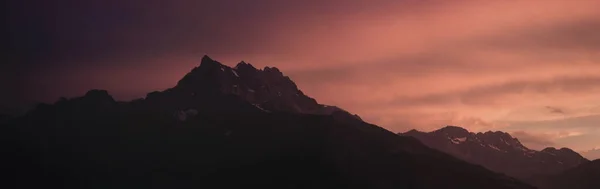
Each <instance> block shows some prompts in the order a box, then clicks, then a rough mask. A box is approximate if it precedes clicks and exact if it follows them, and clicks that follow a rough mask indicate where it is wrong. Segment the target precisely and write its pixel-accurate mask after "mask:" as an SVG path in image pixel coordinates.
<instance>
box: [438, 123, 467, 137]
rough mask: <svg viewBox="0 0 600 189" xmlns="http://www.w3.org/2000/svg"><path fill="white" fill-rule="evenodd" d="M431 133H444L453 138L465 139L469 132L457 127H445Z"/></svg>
mask: <svg viewBox="0 0 600 189" xmlns="http://www.w3.org/2000/svg"><path fill="white" fill-rule="evenodd" d="M433 132H436V133H445V134H447V135H451V136H454V137H465V136H467V135H469V131H468V130H467V129H465V128H462V127H459V126H453V125H448V126H445V127H443V128H441V129H438V130H436V131H433Z"/></svg>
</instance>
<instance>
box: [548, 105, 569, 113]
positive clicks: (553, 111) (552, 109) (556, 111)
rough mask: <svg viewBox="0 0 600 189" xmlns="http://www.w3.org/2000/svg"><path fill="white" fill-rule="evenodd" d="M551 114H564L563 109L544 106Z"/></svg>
mask: <svg viewBox="0 0 600 189" xmlns="http://www.w3.org/2000/svg"><path fill="white" fill-rule="evenodd" d="M545 108H546V109H547V110H548V111H549V112H550V113H551V114H565V111H564V110H563V109H561V108H559V107H554V106H546V107H545Z"/></svg>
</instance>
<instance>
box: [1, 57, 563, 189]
mask: <svg viewBox="0 0 600 189" xmlns="http://www.w3.org/2000/svg"><path fill="white" fill-rule="evenodd" d="M1 128H2V129H3V130H2V132H0V133H1V134H2V137H3V138H4V139H7V141H8V142H5V143H3V145H6V147H3V150H4V151H5V154H6V155H4V156H3V157H4V158H6V159H5V160H4V161H3V162H4V163H5V165H4V166H3V170H4V171H6V172H7V174H5V175H7V176H6V178H7V179H6V180H7V182H8V183H5V184H6V185H10V184H15V185H14V186H20V187H21V188H33V187H35V186H37V185H38V184H40V183H43V184H44V186H46V187H57V188H253V187H256V188H357V189H358V188H373V189H379V188H381V189H388V188H390V189H391V188H410V189H412V188H414V189H417V188H418V189H438V188H461V189H463V188H474V189H475V188H476V189H481V188H486V189H526V188H527V189H528V188H534V187H532V186H530V185H528V184H525V183H524V182H522V181H519V180H517V179H514V178H512V177H509V176H506V175H503V174H500V173H495V172H493V171H490V170H487V169H485V168H484V167H482V166H479V165H474V164H471V163H468V162H465V161H463V160H460V159H458V158H455V157H452V156H451V155H448V154H446V153H443V152H440V151H438V150H435V149H431V148H429V147H427V146H425V145H423V144H422V143H421V142H419V141H418V140H416V139H414V138H412V137H404V136H398V135H396V134H394V133H392V132H389V131H387V130H385V129H383V128H381V127H378V126H376V125H372V124H369V123H366V122H364V121H362V120H361V119H360V118H359V117H358V116H357V115H354V114H351V113H348V112H347V111H344V110H342V109H340V108H337V107H333V106H326V105H322V104H319V103H317V101H316V100H314V99H312V98H310V97H308V96H306V95H305V94H304V93H303V92H302V91H300V90H298V88H297V87H296V85H295V84H294V82H293V81H292V80H291V79H290V78H288V77H286V76H284V75H283V74H282V73H281V72H280V71H279V70H278V69H277V68H269V67H266V68H264V69H256V68H254V67H253V66H252V65H250V64H247V63H245V62H241V63H240V64H238V65H237V66H236V67H234V68H231V67H228V66H225V65H223V64H221V63H219V62H217V61H215V60H212V59H211V58H209V57H207V56H205V57H203V58H202V61H201V64H200V66H198V67H196V68H194V69H193V70H192V71H191V72H190V73H188V74H187V75H185V76H184V77H183V79H181V80H180V81H179V82H178V84H177V85H176V86H174V87H173V88H170V89H167V90H164V91H156V92H151V93H149V94H148V95H147V96H146V98H143V99H137V100H133V101H130V102H119V101H115V100H114V99H113V98H112V97H111V96H110V95H109V93H108V92H107V91H104V90H91V91H89V92H88V93H86V94H85V96H82V97H77V98H71V99H66V98H63V99H61V100H59V101H57V102H56V103H53V104H40V105H38V106H37V107H36V108H35V109H34V110H32V111H30V112H28V113H27V114H25V115H23V116H19V117H15V118H9V119H8V120H6V121H5V122H3V123H2V127H1ZM453 141H454V142H463V141H464V142H468V141H469V139H468V136H467V139H464V140H463V139H461V138H456V139H453ZM497 147H498V148H499V149H500V150H502V148H501V146H497ZM492 150H493V149H492ZM490 152H491V151H490ZM556 153H562V152H561V151H560V150H559V151H557V152H556ZM560 160H563V159H560ZM563 161H564V162H563V163H565V164H568V165H570V164H571V163H572V162H571V161H572V160H571V159H564V160H563Z"/></svg>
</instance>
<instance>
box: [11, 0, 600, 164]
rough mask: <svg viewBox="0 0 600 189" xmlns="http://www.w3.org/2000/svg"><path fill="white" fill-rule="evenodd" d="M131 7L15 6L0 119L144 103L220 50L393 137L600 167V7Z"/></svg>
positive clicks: (382, 2) (223, 56)
mask: <svg viewBox="0 0 600 189" xmlns="http://www.w3.org/2000/svg"><path fill="white" fill-rule="evenodd" d="M131 2H133V3H131V4H130V3H122V2H120V1H116V0H111V1H90V2H67V1H56V2H35V3H33V4H24V3H23V2H19V1H10V2H9V6H8V7H10V9H9V10H10V11H9V13H8V14H9V15H11V16H10V18H9V20H8V26H9V28H10V31H9V37H11V40H10V41H9V43H8V45H9V47H11V48H10V50H11V51H10V52H11V54H10V55H9V57H8V59H7V61H5V62H8V64H6V65H1V66H0V68H1V70H2V74H1V75H2V76H0V84H1V86H2V88H3V89H10V90H7V91H8V92H6V93H3V94H0V97H1V99H3V100H2V101H0V110H2V109H14V108H22V107H24V106H30V105H31V104H32V103H34V102H44V103H54V102H55V101H56V100H58V98H59V97H76V96H82V95H83V94H85V92H87V91H88V90H91V89H104V90H107V91H108V92H109V93H110V94H111V95H113V97H115V98H116V99H118V100H122V101H128V100H132V99H136V98H140V97H144V96H145V95H146V94H147V93H149V92H152V91H162V90H165V89H167V88H170V87H173V86H175V84H176V83H177V81H178V80H179V79H181V78H182V77H183V76H184V75H185V74H186V73H187V72H189V71H190V70H191V69H192V68H194V67H195V66H198V65H199V62H200V59H201V58H202V56H203V55H208V56H210V57H211V58H213V59H214V60H216V61H219V62H221V63H222V64H224V65H228V66H230V67H233V66H235V65H236V64H237V63H238V62H240V61H242V60H243V61H245V62H247V63H250V64H252V65H254V66H255V67H257V68H262V67H265V66H271V67H277V68H279V69H280V70H281V71H282V72H283V73H284V74H285V75H287V76H289V77H290V78H291V79H292V80H293V81H294V82H296V84H297V85H298V87H299V88H300V89H301V90H302V91H303V92H304V93H305V94H307V95H308V96H310V97H313V98H315V99H316V100H317V101H318V102H319V103H321V104H327V105H334V106H338V107H341V108H343V109H345V110H347V111H349V112H351V113H353V114H358V115H359V116H361V118H362V119H363V120H365V121H366V122H369V123H373V124H376V125H379V126H381V127H383V128H385V129H387V130H390V131H392V132H394V133H397V132H406V131H408V130H410V129H416V130H420V131H432V130H435V129H439V128H441V127H443V126H446V125H457V126H460V127H463V128H465V129H467V130H469V131H471V132H481V131H488V130H489V131H503V132H507V133H510V134H511V135H512V136H513V137H515V138H518V139H519V140H520V141H521V142H522V143H523V144H524V145H525V146H527V147H529V148H531V149H536V150H540V149H543V148H545V147H555V148H562V147H567V148H570V149H573V150H575V151H577V152H579V153H584V154H586V155H587V156H590V157H594V159H597V158H600V152H599V151H600V146H599V144H600V97H599V96H598V95H596V94H597V93H598V92H600V75H599V74H598V73H600V38H599V37H598V35H597V33H599V32H600V12H598V11H597V10H596V9H597V8H596V7H600V1H577V2H573V1H560V0H549V1H543V2H542V1H534V0H528V1H519V2H504V1H486V2H481V1H469V0H466V1H453V2H447V1H425V2H421V1H387V0H376V1H371V2H368V3H365V2H362V1H329V2H318V1H289V2H286V3H282V2H278V1H273V0H262V1H260V2H262V3H260V2H245V1H234V0H231V1H202V2H190V1H179V2H168V3H165V4H161V3H159V2H158V1H136V0H132V1H131ZM36 5H39V6H36ZM39 7H43V8H39ZM29 9H31V11H22V12H19V11H20V10H29ZM215 15H216V16H215ZM586 151H589V152H586ZM584 154H582V155H584ZM586 155H584V156H586Z"/></svg>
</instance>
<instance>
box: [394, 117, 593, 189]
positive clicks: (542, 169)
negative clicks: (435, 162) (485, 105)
mask: <svg viewBox="0 0 600 189" xmlns="http://www.w3.org/2000/svg"><path fill="white" fill-rule="evenodd" d="M399 135H401V136H411V137H414V138H416V139H418V140H419V141H421V142H423V144H425V145H427V146H429V147H431V148H434V149H437V150H440V151H442V152H446V153H448V154H451V155H453V156H455V157H457V158H460V159H462V160H465V161H467V162H470V163H473V164H478V165H482V166H484V167H485V168H487V169H489V170H492V171H496V172H499V173H504V174H507V175H509V176H512V177H515V178H519V179H521V180H523V181H525V182H528V183H530V184H532V185H534V186H537V187H539V188H540V189H563V188H571V189H594V188H600V182H599V181H598V179H600V161H599V160H595V161H589V160H587V159H586V158H584V157H582V156H581V155H580V154H578V153H577V152H574V151H573V150H571V149H568V148H561V149H556V148H552V147H548V148H545V149H543V150H541V151H536V150H531V149H529V148H527V147H525V146H524V145H523V144H521V142H519V139H517V138H514V137H512V136H511V135H510V134H508V133H505V132H500V131H496V132H492V131H488V132H485V133H481V132H479V133H473V132H469V131H468V130H466V129H464V128H461V127H457V126H446V127H444V128H441V129H439V130H436V131H432V132H420V131H417V130H411V131H408V132H406V133H399Z"/></svg>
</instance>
